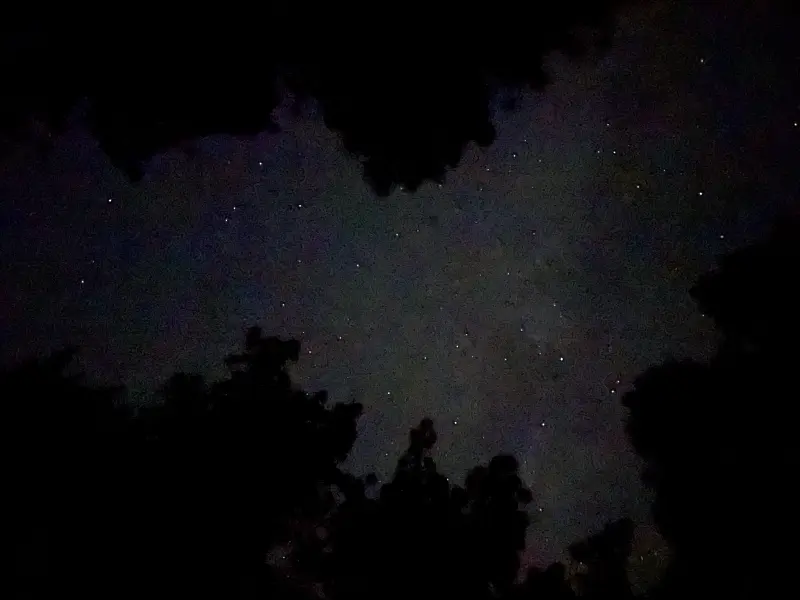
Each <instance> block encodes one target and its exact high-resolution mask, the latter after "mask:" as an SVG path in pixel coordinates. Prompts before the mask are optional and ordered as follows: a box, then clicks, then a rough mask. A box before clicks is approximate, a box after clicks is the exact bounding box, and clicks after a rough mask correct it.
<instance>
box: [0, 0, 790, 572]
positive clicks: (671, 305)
mask: <svg viewBox="0 0 800 600" xmlns="http://www.w3.org/2000/svg"><path fill="white" fill-rule="evenodd" d="M683 4H684V3H677V4H675V3H666V2H653V3H651V4H649V5H648V6H647V8H646V9H637V10H636V11H634V12H630V11H629V12H628V13H626V14H624V15H622V19H621V23H620V31H619V33H618V35H617V37H616V39H615V43H614V47H613V48H612V50H611V52H610V54H609V55H608V56H606V57H604V58H603V59H601V60H600V61H595V62H589V63H586V64H583V65H576V64H572V63H568V62H566V61H565V60H564V59H561V58H559V57H554V58H553V60H552V63H551V64H552V73H553V75H554V79H555V83H554V84H553V85H552V86H550V87H548V88H547V89H546V90H545V92H544V93H541V94H539V93H537V94H534V93H530V94H528V95H527V96H526V97H525V98H524V99H523V100H522V102H521V103H520V104H519V105H518V107H517V109H516V110H515V111H514V112H511V113H509V112H503V111H500V110H498V112H497V113H496V125H497V129H498V137H497V142H496V143H495V144H494V145H493V146H491V147H490V148H488V149H487V150H478V149H477V148H476V147H470V148H469V150H468V151H467V153H466V154H465V156H464V158H463V160H462V162H461V164H460V166H459V167H458V168H457V169H456V170H455V171H454V172H453V173H451V174H450V175H448V178H447V181H446V183H445V184H444V186H439V185H436V184H426V185H425V186H423V187H422V189H420V190H419V191H418V192H416V193H414V194H413V195H409V194H405V193H403V192H402V191H399V190H398V191H396V192H395V193H394V194H393V195H392V196H391V197H389V198H386V199H378V198H376V197H375V196H374V194H372V193H371V192H370V191H369V190H368V188H367V186H366V184H365V183H364V182H363V181H362V178H361V171H360V168H359V165H358V163H357V161H356V160H355V159H354V158H352V157H350V156H348V155H347V154H346V153H345V152H344V150H343V149H342V148H341V147H340V145H339V144H338V143H337V139H336V137H335V135H334V134H332V133H331V132H330V131H329V130H328V129H326V128H325V127H324V125H323V124H322V122H321V120H320V119H319V118H318V115H316V114H315V113H314V112H313V108H311V109H309V112H307V114H305V115H303V116H302V117H300V118H297V117H294V116H291V111H289V110H284V109H281V110H280V111H278V114H277V115H276V116H277V119H278V121H279V122H280V123H281V125H282V126H283V128H284V131H283V132H282V133H279V134H271V135H268V134H264V135H262V136H259V137H257V138H256V139H253V140H237V139H234V138H230V137H218V138H209V139H205V140H202V141H199V142H198V143H197V145H196V146H197V153H196V155H195V156H194V157H192V158H188V157H187V156H186V155H184V154H182V153H181V152H178V151H175V152H173V153H169V154H167V155H163V156H160V157H157V158H156V159H155V160H154V161H153V163H152V165H151V167H150V170H149V173H148V175H147V176H146V177H145V179H144V181H143V182H142V183H140V184H139V185H137V186H133V185H131V184H129V183H128V182H127V181H126V179H125V177H124V176H123V175H122V174H121V173H119V172H118V171H116V170H115V169H114V168H113V167H112V166H111V165H110V164H109V162H108V159H107V158H106V157H105V155H104V154H103V153H102V152H101V151H100V150H99V149H98V147H97V143H96V142H95V141H94V140H93V139H92V138H91V136H90V135H89V134H88V133H87V132H86V130H84V129H82V128H81V127H80V126H79V125H76V126H74V127H72V128H71V129H70V130H69V132H68V133H66V134H65V135H64V136H63V137H62V138H60V139H59V140H58V141H57V143H56V147H55V149H54V150H53V151H52V152H51V153H50V154H48V155H47V156H44V157H43V156H40V155H39V154H37V153H36V152H34V150H33V149H32V148H20V150H19V151H18V152H17V154H16V155H14V156H12V157H11V158H9V159H7V160H6V161H5V162H4V163H3V164H2V166H1V167H0V169H1V171H0V210H2V213H0V219H1V221H0V224H1V226H2V231H0V247H1V248H2V256H3V257H4V260H3V262H2V273H1V274H0V279H2V281H3V285H2V290H0V294H2V295H0V303H1V304H0V305H1V306H2V311H0V331H2V332H3V333H2V338H1V339H0V342H1V343H2V359H3V361H4V363H5V362H9V361H13V360H17V359H19V358H21V357H23V356H26V355H29V354H31V353H43V352H46V351H48V350H50V349H54V348H56V347H58V346H59V345H61V344H64V343H75V344H78V345H80V346H81V347H82V354H81V356H82V364H83V366H84V367H85V369H86V370H87V372H88V373H89V374H90V375H92V376H95V377H96V378H98V379H99V380H102V381H104V382H124V383H126V384H127V385H128V386H129V393H130V396H131V398H132V399H134V400H136V401H149V396H150V394H152V392H153V390H154V389H155V388H156V387H157V385H158V384H159V383H161V382H163V381H164V380H165V379H166V378H167V377H168V376H169V375H170V374H171V373H172V372H174V371H175V370H176V369H177V370H185V371H193V372H200V373H204V374H206V375H208V376H209V378H211V379H213V378H216V377H219V376H221V375H223V374H224V370H223V364H222V360H223V358H224V356H225V355H226V354H227V353H229V352H232V351H235V350H238V349H239V348H240V347H241V344H242V343H243V340H244V331H245V329H246V328H247V327H248V326H250V325H252V324H256V323H257V324H260V325H261V326H262V327H263V328H264V330H265V332H266V333H268V334H275V335H281V336H283V337H294V338H297V339H300V340H301V342H302V347H303V356H302V357H301V360H300V362H299V363H298V365H297V366H296V367H295V368H294V373H295V374H296V378H297V382H298V383H299V384H300V385H302V386H304V387H305V388H306V389H309V390H316V389H320V388H325V389H327V390H328V391H329V392H330V394H331V397H332V400H333V401H345V400H348V399H351V398H353V399H356V400H358V401H360V402H362V403H364V405H365V407H366V411H365V415H364V416H363V417H362V419H361V421H360V435H359V439H358V441H357V442H356V447H355V449H354V452H353V456H352V459H351V461H350V464H351V466H352V468H353V469H354V470H355V471H356V472H359V473H361V472H364V471H366V470H375V471H376V472H377V473H378V474H379V475H380V476H381V477H382V478H385V477H386V476H387V475H390V473H391V470H392V469H393V467H394V465H395V462H396V460H397V457H398V455H399V453H400V452H401V451H402V450H403V449H404V448H405V444H406V440H407V435H408V429H409V427H411V426H412V425H415V424H416V423H418V422H419V420H420V418H422V417H423V416H430V417H432V418H433V419H434V420H435V423H436V427H437V430H438V432H439V440H440V441H439V443H438V444H437V450H436V453H435V457H436V460H437V462H438V464H439V466H440V468H441V469H442V470H443V471H444V472H445V473H446V474H448V475H449V476H450V477H451V478H452V479H455V480H456V481H458V482H461V481H463V477H464V475H465V473H466V470H467V469H468V468H470V467H472V466H474V465H475V464H477V463H478V462H481V461H486V460H487V459H488V458H490V457H491V456H493V455H494V454H495V453H497V452H499V451H511V452H513V453H514V454H515V455H517V456H518V457H519V458H520V459H521V462H522V473H523V477H524V479H525V481H526V482H528V483H529V484H530V485H531V487H532V489H533V491H534V499H535V506H536V508H534V509H533V512H534V515H535V517H536V521H535V523H534V524H533V525H532V526H531V528H530V534H531V535H530V536H529V537H530V542H529V546H530V547H529V550H528V559H529V560H535V561H537V562H539V561H542V562H544V561H549V560H551V559H554V558H560V557H561V553H562V552H563V550H564V549H565V548H566V546H567V545H568V544H569V543H571V542H573V541H575V540H577V539H579V538H582V537H584V536H585V535H587V534H588V533H590V532H592V531H596V530H598V529H599V528H600V527H601V525H602V524H603V523H605V522H606V521H608V520H611V519H614V518H618V517H621V516H625V515H630V516H632V517H633V518H634V520H636V521H637V522H638V523H641V524H642V527H641V528H640V530H639V533H638V537H639V540H638V542H637V543H638V551H637V554H642V555H643V556H644V557H645V558H644V559H643V560H644V561H652V560H654V558H653V556H652V555H648V553H647V550H648V549H650V548H653V547H655V546H657V541H656V540H655V539H654V537H653V534H652V528H651V527H650V526H649V525H648V518H647V513H648V510H649V503H650V498H649V497H648V495H647V494H645V493H644V492H643V491H642V489H641V486H640V484H639V482H638V479H639V463H638V461H637V459H636V458H635V456H634V455H633V453H632V451H631V450H630V449H629V448H628V444H627V441H626V439H625V436H624V432H623V417H624V410H623V409H622V407H621V405H620V403H619V397H620V394H621V393H623V392H624V391H625V389H626V388H627V385H628V384H629V382H630V381H631V380H632V379H633V378H634V377H635V376H636V375H637V374H639V373H640V372H641V371H642V370H644V369H645V368H646V367H647V366H649V365H651V364H654V363H656V362H659V361H661V360H663V359H664V358H665V357H667V356H670V355H674V356H680V357H684V356H686V357H702V356H705V355H706V354H707V353H708V352H709V349H710V348H711V347H713V343H714V340H715V338H714V334H713V332H712V329H711V323H710V322H709V321H707V320H705V319H704V318H703V317H702V316H701V315H700V314H699V313H698V311H697V310H696V309H695V307H694V305H693V303H692V302H691V299H690V298H689V295H688V293H687V289H688V287H689V286H690V285H691V284H692V282H693V281H694V280H695V278H696V277H697V276H698V275H699V274H701V273H702V272H704V271H706V270H708V269H709V268H711V267H712V266H713V265H714V260H715V257H716V256H717V255H718V254H720V253H722V252H726V251H728V250H731V249H733V248H736V247H739V246H741V245H743V244H745V243H747V242H751V241H755V240H757V239H758V238H759V237H761V236H762V235H763V234H765V233H766V232H767V230H768V228H769V226H770V224H771V219H772V217H773V216H774V215H775V214H776V212H777V211H778V210H779V208H780V207H781V206H783V205H787V204H790V203H791V202H794V201H795V200H796V198H798V195H797V177H796V175H794V176H793V174H792V171H791V170H792V167H794V166H795V161H796V156H797V153H796V150H797V141H798V136H800V128H798V123H797V121H800V107H799V106H798V105H797V100H796V96H795V95H794V94H793V92H794V89H793V88H794V86H796V81H797V80H796V78H795V77H794V75H795V74H796V69H797V59H796V57H790V56H787V55H786V53H785V48H784V47H783V46H782V45H781V44H782V42H783V39H782V38H780V36H778V35H776V32H775V30H774V27H775V26H776V23H777V21H776V20H775V19H774V18H770V17H769V16H768V10H769V6H770V3H769V2H754V3H745V2H740V3H738V4H737V3H725V4H722V3H704V4H705V6H706V7H705V8H703V9H699V8H691V7H688V6H684V5H683ZM685 4H689V3H685ZM744 4H753V6H754V8H752V9H741V10H738V9H735V8H733V7H732V6H731V5H736V6H739V5H744ZM722 6H725V7H727V8H725V9H724V12H725V17H724V18H723V16H722V13H723V8H721V7H722ZM787 68H790V69H794V70H793V71H788V72H787Z"/></svg>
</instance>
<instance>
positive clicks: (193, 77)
mask: <svg viewBox="0 0 800 600" xmlns="http://www.w3.org/2000/svg"><path fill="white" fill-rule="evenodd" d="M632 1H633V0H562V1H561V2H529V3H527V4H525V5H520V7H519V9H521V10H512V9H510V8H509V7H507V6H505V5H503V4H500V5H497V4H486V3H479V4H476V5H474V6H470V5H465V4H464V3H453V2H447V3H444V4H439V5H437V9H436V10H435V11H431V10H430V9H429V8H428V5H423V4H421V3H411V4H409V3H404V4H403V5H402V6H397V7H393V6H384V5H381V6H380V7H377V6H376V7H375V8H370V7H367V6H366V5H364V4H358V5H356V4H354V3H336V4H335V5H329V6H322V5H315V6H314V7H310V6H307V5H305V4H302V3H293V2H285V1H281V2H269V3H266V5H264V6H261V7H260V8H261V10H260V12H259V14H258V16H255V15H246V14H242V15H236V14H224V13H219V12H218V11H215V13H214V14H213V16H211V15H208V16H206V15H202V14H195V15H193V25H192V26H191V27H190V28H189V27H184V26H178V25H177V24H163V25H154V24H153V22H152V19H150V18H148V17H145V18H143V19H138V18H137V17H136V16H135V15H128V17H126V20H125V21H124V22H120V23H119V24H111V23H105V24H103V25H102V26H99V27H96V26H94V25H92V26H91V27H83V28H82V27H78V26H71V27H68V28H67V27H61V24H60V23H59V24H58V26H56V27H50V28H47V27H39V28H36V29H34V30H31V31H26V32H24V33H15V34H6V35H5V36H4V38H3V50H4V52H3V53H2V56H3V59H2V60H3V62H2V63H0V64H2V67H3V72H4V86H3V88H4V91H3V93H2V100H3V111H2V114H3V116H4V119H3V121H2V123H0V126H2V129H3V130H4V131H5V132H7V133H9V134H12V135H21V134H23V135H26V134H28V133H30V132H31V131H33V132H34V133H35V135H37V137H38V139H39V140H40V141H42V142H43V143H49V139H50V138H51V136H52V134H53V132H54V131H57V130H58V128H59V127H60V126H62V125H63V124H64V123H65V121H66V118H67V115H68V113H69V111H70V110H71V108H72V107H74V106H76V105H78V104H80V105H81V106H83V108H84V109H85V113H86V120H87V123H88V124H89V126H90V128H91V130H92V132H93V133H94V135H95V136H96V137H97V139H98V140H99V142H100V144H101V146H102V148H103V149H104V150H105V152H106V153H107V154H108V156H109V157H110V159H111V161H112V162H113V163H114V164H116V165H117V166H118V167H119V168H121V169H122V170H123V171H124V172H125V173H126V174H127V175H128V176H129V177H130V178H132V179H134V180H138V179H139V178H141V177H142V175H143V173H144V166H145V163H146V161H147V160H148V159H149V158H150V157H151V156H153V155H154V154H155V153H157V152H160V151H164V150H165V149H167V148H170V147H176V146H179V145H181V144H183V143H184V142H187V141H190V140H192V139H193V138H197V137H200V136H205V135H211V134H215V133H228V134H234V135H251V134H256V133H258V132H261V131H264V130H274V129H275V128H276V125H275V123H274V122H273V121H272V116H271V112H272V110H273V109H274V108H275V107H276V106H277V105H278V104H279V103H280V102H281V99H282V98H283V97H284V96H285V93H286V92H289V93H291V95H292V96H293V97H294V98H295V99H296V100H297V101H298V104H297V105H296V106H297V107H301V106H302V104H303V102H304V100H305V99H308V98H313V99H315V100H316V101H317V102H318V104H319V106H320V108H321V111H322V114H323V117H324V119H325V123H326V124H327V126H328V127H330V128H331V129H332V130H334V131H336V132H338V133H339V134H340V136H341V139H342V141H343V145H344V147H345V148H346V149H347V150H348V151H349V152H351V153H353V154H354V155H355V156H356V157H358V158H359V159H360V160H362V161H363V164H364V175H365V177H366V178H367V180H368V181H369V183H370V185H371V186H372V187H373V189H374V190H375V191H376V192H377V193H378V194H381V195H386V194H388V193H389V191H390V190H391V188H392V187H393V186H394V185H398V184H399V185H402V186H404V187H405V188H408V189H411V190H413V189H416V188H417V187H418V186H419V185H420V184H422V183H423V182H424V181H425V180H428V179H431V180H437V181H438V180H441V179H442V178H443V176H444V173H445V171H446V169H447V168H448V167H451V166H454V165H456V164H457V163H458V162H459V160H460V158H461V154H462V152H463V150H464V148H465V145H466V144H467V143H468V142H469V141H475V142H477V143H478V144H479V145H481V146H485V145H488V144H490V143H491V142H492V141H493V138H494V130H493V127H492V124H491V120H490V101H491V99H492V97H493V95H494V92H495V91H496V90H497V89H499V88H503V89H506V90H508V91H509V93H510V96H509V97H511V98H513V95H514V93H517V92H518V91H519V90H521V89H522V88H524V87H525V86H532V87H534V88H536V89H541V88H542V87H543V86H544V85H545V84H546V83H547V81H548V75H547V74H546V73H545V71H544V69H543V59H544V57H545V56H546V55H547V54H549V53H550V52H552V51H562V52H564V53H566V54H567V55H569V56H573V57H579V56H583V55H585V54H588V53H590V52H592V51H594V50H596V49H601V50H602V49H604V48H606V47H607V46H608V45H609V41H610V39H611V37H612V34H613V17H614V14H615V11H616V10H618V8H619V5H621V4H627V3H630V2H632ZM209 17H210V18H209Z"/></svg>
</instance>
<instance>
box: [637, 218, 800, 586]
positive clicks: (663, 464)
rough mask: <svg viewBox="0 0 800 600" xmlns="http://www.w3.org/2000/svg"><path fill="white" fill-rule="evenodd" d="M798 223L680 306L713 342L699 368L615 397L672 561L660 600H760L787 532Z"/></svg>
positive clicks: (681, 369) (657, 373)
mask: <svg viewBox="0 0 800 600" xmlns="http://www.w3.org/2000/svg"><path fill="white" fill-rule="evenodd" d="M799 259H800V221H798V220H797V219H787V220H785V221H782V222H781V223H780V224H779V225H778V226H777V227H776V229H775V231H774V233H773V235H772V236H771V238H770V239H768V240H767V241H765V242H762V243H759V244H755V245H753V246H750V247H747V248H744V249H742V250H739V251H736V252H734V253H732V254H730V255H728V256H726V257H724V258H723V259H722V260H721V263H720V267H719V269H717V270H716V271H714V272H712V273H709V274H707V275H705V276H703V277H701V278H700V280H699V281H698V283H697V285H696V286H695V287H694V288H693V289H692V291H691V293H692V296H693V297H694V298H695V299H696V300H697V302H698V304H699V305H700V307H701V310H702V311H703V312H704V313H705V314H707V315H708V316H710V317H711V318H713V319H714V322H715V324H716V326H717V328H718V330H719V331H720V333H721V335H722V341H721V344H720V348H719V351H718V353H717V354H716V356H714V357H713V359H712V360H711V361H710V362H708V363H707V364H706V363H698V362H694V361H689V360H684V361H677V360H671V361H669V362H667V363H665V364H663V365H660V366H657V367H653V368H651V369H650V370H648V371H647V372H646V373H645V374H643V375H642V376H641V377H639V378H638V379H637V381H636V383H635V389H634V390H633V391H632V392H630V393H629V394H627V395H626V396H625V397H624V398H623V402H624V404H625V406H627V407H628V409H629V419H628V425H627V427H628V433H629V436H630V439H631V441H632V443H633V445H634V447H635V449H636V451H637V452H638V453H639V454H640V455H641V456H642V457H643V458H644V460H645V462H646V469H645V472H644V478H645V481H646V482H647V483H649V484H650V485H652V486H653V488H654V489H655V492H656V500H655V504H654V507H653V512H654V517H655V519H656V522H657V524H658V526H659V528H660V529H661V532H662V534H663V535H664V537H665V539H666V540H667V541H668V543H669V544H670V545H671V546H672V549H673V551H674V555H675V557H674V560H673V561H672V564H671V567H670V573H669V576H668V577H666V578H665V580H664V584H663V585H662V587H661V588H660V590H658V592H659V593H661V594H662V595H664V596H670V597H672V596H673V595H681V594H686V593H687V590H689V589H691V590H692V593H698V594H700V593H707V594H713V595H714V596H715V597H729V598H765V597H772V596H771V595H770V594H771V593H774V592H776V591H777V590H776V589H771V588H770V587H769V586H770V585H774V586H777V589H778V590H779V589H780V587H781V584H780V583H779V582H776V581H775V579H774V578H773V577H772V576H771V575H769V573H770V572H781V569H782V568H787V569H788V568H789V565H790V564H791V561H792V560H793V557H794V556H795V555H796V553H795V552H793V551H792V550H791V545H792V544H793V542H790V541H789V540H792V539H794V537H795V536H796V535H797V533H798V528H797V526H798V521H797V511H796V507H795V505H796V499H797V492H796V491H795V489H794V488H796V486H795V485H794V481H793V480H792V475H791V474H792V473H795V472H797V470H798V467H800V460H799V458H800V444H798V441H797V436H796V434H795V432H794V431H793V430H794V427H795V422H796V418H795V415H796V414H797V406H796V405H797V400H798V394H797V382H796V377H795V371H796V365H797V360H798V358H800V352H798V349H797V341H796V340H797V332H798V324H800V319H798V313H797V309H798V306H800V287H799V286H798V285H797V281H796V278H797V273H798V269H799V268H800V260H799Z"/></svg>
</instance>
